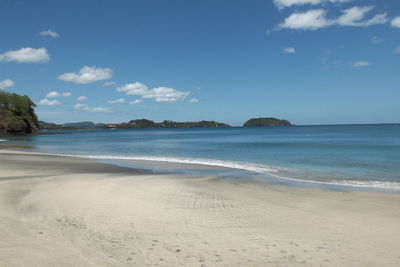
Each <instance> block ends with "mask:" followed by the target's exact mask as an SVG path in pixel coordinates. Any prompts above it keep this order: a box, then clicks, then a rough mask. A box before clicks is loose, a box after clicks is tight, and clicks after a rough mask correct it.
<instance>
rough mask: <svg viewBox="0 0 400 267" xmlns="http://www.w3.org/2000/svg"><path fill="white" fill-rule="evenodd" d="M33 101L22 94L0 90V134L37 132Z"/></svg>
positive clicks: (37, 123)
mask: <svg viewBox="0 0 400 267" xmlns="http://www.w3.org/2000/svg"><path fill="white" fill-rule="evenodd" d="M35 107H36V105H35V103H33V102H32V100H31V99H30V98H29V97H28V96H26V95H24V96H21V95H18V94H12V93H6V92H0V135H25V134H35V133H38V132H39V121H38V118H37V116H36V114H35V110H34V108H35Z"/></svg>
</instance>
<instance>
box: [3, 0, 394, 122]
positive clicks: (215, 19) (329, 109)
mask: <svg viewBox="0 0 400 267" xmlns="http://www.w3.org/2000/svg"><path fill="white" fill-rule="evenodd" d="M0 10H1V16H0V36H1V39H0V90H4V91H7V92H15V93H18V94H26V95H28V96H29V97H30V98H31V99H32V100H33V101H34V102H35V103H36V104H37V108H36V111H37V114H38V116H39V119H40V120H44V121H47V122H55V123H65V122H77V121H94V122H110V123H111V122H127V121H130V120H133V119H138V118H147V119H152V120H155V121H162V120H166V119H168V120H175V121H197V120H217V121H221V122H225V123H229V124H232V125H241V124H243V122H245V121H246V120H247V119H249V118H252V117H278V118H284V119H288V120H289V121H291V122H292V123H295V124H348V123H398V122H400V116H399V115H400V1H398V0H387V1H385V0H251V1H248V0H218V1H215V0H202V1H200V0H197V1H196V0H114V1H112V0H108V1H105V0H97V1H94V0H85V1H78V0H68V1H66V0H58V1H54V0H41V1H35V0H21V1H18V0H0Z"/></svg>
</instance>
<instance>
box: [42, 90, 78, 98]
mask: <svg viewBox="0 0 400 267" xmlns="http://www.w3.org/2000/svg"><path fill="white" fill-rule="evenodd" d="M71 95H72V93H71V92H63V93H59V92H57V91H51V92H49V93H48V94H47V95H46V97H47V98H56V97H68V96H71Z"/></svg>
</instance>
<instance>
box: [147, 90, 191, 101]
mask: <svg viewBox="0 0 400 267" xmlns="http://www.w3.org/2000/svg"><path fill="white" fill-rule="evenodd" d="M189 93H190V92H182V91H179V90H176V89H173V88H168V87H157V88H154V89H151V90H149V91H148V92H147V93H146V94H145V95H143V98H152V99H154V100H155V101H156V102H176V101H182V100H184V99H185V98H186V96H187V95H189Z"/></svg>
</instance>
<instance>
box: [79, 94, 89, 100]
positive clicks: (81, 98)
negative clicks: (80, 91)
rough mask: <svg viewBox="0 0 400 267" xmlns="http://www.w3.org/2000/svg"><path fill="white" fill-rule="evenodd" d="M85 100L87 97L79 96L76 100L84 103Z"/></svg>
mask: <svg viewBox="0 0 400 267" xmlns="http://www.w3.org/2000/svg"><path fill="white" fill-rule="evenodd" d="M86 99H87V96H84V95H81V96H80V97H78V98H77V100H78V101H84V100H86Z"/></svg>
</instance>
